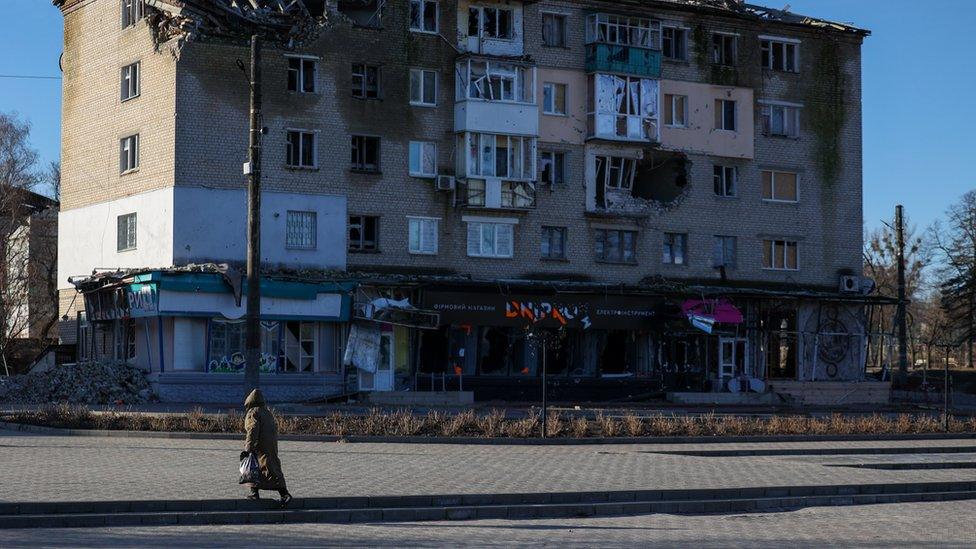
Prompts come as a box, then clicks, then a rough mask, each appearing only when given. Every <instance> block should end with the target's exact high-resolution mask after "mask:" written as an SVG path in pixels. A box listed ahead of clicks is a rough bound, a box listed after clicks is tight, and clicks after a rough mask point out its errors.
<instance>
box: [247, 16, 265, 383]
mask: <svg viewBox="0 0 976 549" xmlns="http://www.w3.org/2000/svg"><path fill="white" fill-rule="evenodd" d="M250 76H251V81H250V84H251V85H250V88H251V119H250V125H249V128H248V150H247V161H248V166H247V169H246V170H245V173H246V174H247V311H246V313H245V317H246V324H245V329H246V332H245V341H244V359H245V364H244V393H245V394H249V393H250V392H251V391H252V390H253V389H257V387H258V381H259V380H258V375H259V363H260V361H261V332H260V329H261V287H260V284H261V132H262V129H261V38H260V37H259V36H258V35H257V34H255V35H253V36H251V73H250Z"/></svg>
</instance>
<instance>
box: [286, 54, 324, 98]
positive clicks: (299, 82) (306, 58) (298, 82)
mask: <svg viewBox="0 0 976 549" xmlns="http://www.w3.org/2000/svg"><path fill="white" fill-rule="evenodd" d="M285 59H287V60H288V69H287V75H288V76H287V79H286V82H285V90H286V91H288V92H290V93H300V94H313V93H318V91H319V90H318V74H319V63H318V61H319V58H318V57H315V56H313V55H295V54H288V55H285ZM295 61H297V62H298V68H297V69H296V68H294V67H292V63H293V62H295ZM306 63H310V64H311V67H312V69H311V70H312V79H311V81H310V82H311V84H312V89H311V90H306V89H305V83H306V79H305V72H306V67H305V64H306ZM292 74H294V75H295V89H292V87H291V79H292Z"/></svg>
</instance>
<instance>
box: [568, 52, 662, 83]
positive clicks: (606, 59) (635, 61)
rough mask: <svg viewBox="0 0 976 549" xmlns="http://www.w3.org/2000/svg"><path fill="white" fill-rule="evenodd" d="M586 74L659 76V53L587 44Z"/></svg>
mask: <svg viewBox="0 0 976 549" xmlns="http://www.w3.org/2000/svg"><path fill="white" fill-rule="evenodd" d="M586 72H613V73H620V74H632V75H636V76H649V77H651V78H657V77H659V76H661V52H659V51H655V50H647V49H643V48H637V47H633V46H620V45H616V44H587V45H586Z"/></svg>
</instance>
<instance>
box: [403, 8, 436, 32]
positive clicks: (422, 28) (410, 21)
mask: <svg viewBox="0 0 976 549" xmlns="http://www.w3.org/2000/svg"><path fill="white" fill-rule="evenodd" d="M415 4H418V5H420V27H414V26H413V17H412V11H413V6H414V5H415ZM427 4H434V28H433V29H428V28H425V25H424V13H425V11H426V5H427ZM407 19H408V21H407V25H408V27H409V28H410V32H419V33H422V34H440V20H441V6H440V2H439V1H438V0H410V3H409V5H408V10H407Z"/></svg>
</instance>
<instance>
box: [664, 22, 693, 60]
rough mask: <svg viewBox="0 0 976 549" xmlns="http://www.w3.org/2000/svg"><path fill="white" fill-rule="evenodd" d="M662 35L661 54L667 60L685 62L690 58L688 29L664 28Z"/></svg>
mask: <svg viewBox="0 0 976 549" xmlns="http://www.w3.org/2000/svg"><path fill="white" fill-rule="evenodd" d="M661 35H662V43H661V54H662V55H664V57H665V58H666V59H672V60H674V61H685V60H686V59H687V58H688V29H682V28H678V27H664V28H663V29H662V31H661Z"/></svg>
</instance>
